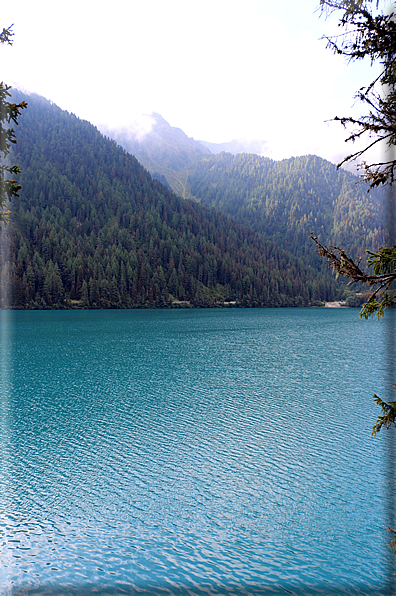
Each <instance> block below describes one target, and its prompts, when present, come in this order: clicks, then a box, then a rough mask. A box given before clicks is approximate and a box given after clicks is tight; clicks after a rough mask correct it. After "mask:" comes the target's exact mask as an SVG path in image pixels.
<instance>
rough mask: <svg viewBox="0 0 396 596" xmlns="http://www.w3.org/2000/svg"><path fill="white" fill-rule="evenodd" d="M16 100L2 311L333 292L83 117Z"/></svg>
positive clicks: (252, 300) (316, 296) (286, 299)
mask: <svg viewBox="0 0 396 596" xmlns="http://www.w3.org/2000/svg"><path fill="white" fill-rule="evenodd" d="M13 97H14V100H15V101H19V99H20V98H22V96H21V95H20V94H18V93H16V92H14V94H13ZM25 99H26V100H27V101H28V104H29V106H28V109H27V110H26V112H24V113H23V115H22V116H21V118H20V125H19V127H18V129H17V139H18V144H17V145H16V147H15V151H14V154H13V155H12V160H13V161H15V163H18V165H19V166H20V167H21V169H22V174H21V175H20V182H21V184H22V191H21V192H20V198H19V199H18V200H16V201H15V202H14V203H13V204H12V205H11V210H12V212H11V217H12V223H11V224H10V225H9V226H8V227H7V229H6V231H4V230H3V231H2V236H3V238H2V243H1V244H2V254H1V255H0V256H1V263H2V284H3V286H4V287H5V286H6V284H7V282H8V284H9V286H10V292H9V293H8V298H7V293H4V292H3V303H2V305H1V306H2V307H7V306H13V307H19V308H43V307H52V308H54V307H65V306H73V305H75V306H80V307H81V306H87V307H96V308H120V307H167V306H171V305H172V304H175V300H182V301H183V300H186V301H189V302H190V303H191V305H193V306H210V305H212V304H215V303H216V302H223V301H234V300H235V301H237V302H238V303H239V304H242V305H246V306H259V305H261V306H286V305H290V306H292V305H307V304H310V303H312V302H314V301H316V300H326V299H327V300H329V299H336V298H338V297H340V285H338V284H337V283H336V282H335V280H334V279H330V278H329V277H328V276H327V275H323V276H321V275H318V274H317V273H316V272H315V271H314V270H313V269H310V268H309V267H308V266H307V265H306V264H305V263H304V262H303V261H302V260H299V259H297V258H295V257H293V256H291V255H290V254H289V253H287V252H286V251H285V250H281V249H279V247H277V246H276V244H275V243H274V242H269V241H266V240H265V239H264V238H263V237H262V236H260V235H259V234H257V233H255V232H254V231H253V230H252V229H251V228H250V229H248V228H243V227H241V226H239V225H238V224H236V223H235V222H234V221H233V220H232V219H230V218H229V217H228V216H226V215H224V214H221V213H219V212H217V211H215V210H213V209H211V210H209V209H207V208H206V207H204V206H202V205H199V204H197V203H195V202H193V201H186V200H183V199H181V198H180V197H178V196H176V195H175V194H173V193H172V192H171V191H170V190H169V189H168V188H166V187H165V186H163V185H162V184H161V183H160V182H158V181H156V180H153V179H152V177H151V175H150V174H149V173H148V172H147V171H146V170H145V169H144V168H143V167H142V166H141V165H140V164H139V163H138V162H137V160H136V159H135V158H134V157H133V156H132V155H129V154H128V153H126V152H125V151H124V150H123V149H122V148H121V147H119V146H117V145H116V143H115V142H114V141H111V140H110V139H108V138H105V137H103V136H102V135H101V134H100V133H99V131H98V130H97V129H96V128H95V127H93V126H92V125H91V124H89V123H88V122H85V121H81V120H79V119H78V118H76V117H75V116H73V115H71V114H69V113H67V112H64V111H62V110H61V109H60V108H58V107H57V106H56V105H54V104H51V102H49V101H47V100H45V99H43V98H41V97H38V96H29V97H26V96H25ZM5 236H7V238H5ZM5 240H7V241H5ZM7 301H8V302H7Z"/></svg>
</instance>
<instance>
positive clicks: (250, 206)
mask: <svg viewBox="0 0 396 596" xmlns="http://www.w3.org/2000/svg"><path fill="white" fill-rule="evenodd" d="M128 134H129V136H128ZM113 138H115V139H116V140H117V142H119V143H120V144H121V145H122V146H123V147H124V148H125V149H126V150H127V151H130V152H132V153H133V154H134V155H136V157H137V158H138V159H139V160H141V161H142V163H143V164H144V165H145V166H146V167H147V168H148V169H149V170H150V171H151V172H152V173H153V175H154V176H155V177H158V178H159V179H161V180H162V181H163V182H165V181H166V182H167V183H168V184H169V185H170V186H171V187H172V188H173V190H175V192H178V193H179V194H180V195H181V196H183V197H184V198H191V199H193V200H195V201H197V202H199V203H201V204H202V205H206V206H208V207H214V208H215V209H216V210H218V211H222V212H223V213H226V214H228V215H230V216H232V217H233V218H234V219H236V221H237V222H238V223H239V224H243V225H249V226H252V227H253V229H254V230H255V231H256V232H258V233H259V234H264V235H265V237H266V238H267V239H270V240H272V241H274V242H275V243H276V244H278V245H279V246H280V247H283V248H286V247H287V250H288V251H290V252H292V253H293V254H294V255H295V256H298V257H303V258H304V259H306V260H307V262H309V263H310V264H311V265H312V266H315V267H316V268H317V269H318V270H319V269H323V267H324V263H323V261H322V260H321V259H319V257H318V256H317V254H316V250H315V246H314V244H313V242H312V240H311V239H310V235H309V232H313V233H314V234H315V235H317V236H319V239H320V241H321V242H322V243H324V244H328V245H338V246H342V247H343V248H345V249H347V250H348V251H349V252H350V253H351V254H352V255H353V256H354V257H357V258H359V257H362V258H363V259H365V257H366V255H365V249H370V250H375V249H377V248H378V247H379V246H381V245H382V244H383V243H384V226H383V205H384V204H385V201H384V197H383V191H381V190H378V189H377V190H375V191H374V192H370V193H369V194H367V187H365V186H364V185H363V184H357V182H358V178H357V177H356V176H354V175H353V174H352V173H350V172H347V171H345V170H343V169H341V170H337V168H336V166H335V165H334V164H332V163H330V162H328V161H326V160H324V159H322V158H320V157H318V156H314V155H307V156H301V157H294V158H290V159H284V160H280V161H274V160H272V159H270V158H268V157H263V156H260V155H258V154H259V153H262V152H264V151H265V142H263V141H251V142H248V141H245V140H239V141H238V140H235V141H232V142H231V143H222V144H212V143H207V142H205V141H195V140H194V139H191V138H189V137H187V135H185V134H184V133H183V131H181V130H180V129H178V128H174V127H171V126H170V125H169V124H168V123H167V122H166V121H165V120H164V119H163V118H162V117H161V116H160V115H159V114H153V119H152V130H151V131H150V132H149V133H148V134H147V135H141V136H140V137H139V138H140V140H139V141H137V140H136V133H133V132H132V131H130V132H129V133H128V131H127V130H126V129H125V130H124V131H123V133H122V134H121V132H114V134H113ZM222 149H226V151H221V152H219V151H220V150H222ZM241 150H245V151H244V152H243V153H240V151H241ZM205 151H206V153H205ZM209 151H210V152H209Z"/></svg>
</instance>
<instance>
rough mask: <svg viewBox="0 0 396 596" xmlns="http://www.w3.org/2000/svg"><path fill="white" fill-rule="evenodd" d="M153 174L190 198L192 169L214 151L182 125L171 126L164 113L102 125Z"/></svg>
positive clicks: (104, 130) (103, 129)
mask: <svg viewBox="0 0 396 596" xmlns="http://www.w3.org/2000/svg"><path fill="white" fill-rule="evenodd" d="M101 131H102V132H103V133H104V134H106V135H107V136H109V137H111V138H112V139H114V140H115V141H117V143H118V144H119V145H121V147H123V148H124V149H125V150H126V151H128V153H132V155H134V156H135V157H136V159H138V161H139V162H140V163H141V164H142V165H143V166H144V167H145V168H147V169H148V170H149V171H150V172H151V173H153V174H156V177H159V176H160V175H161V176H163V177H165V179H166V181H167V183H168V184H169V186H170V187H171V188H172V189H173V190H174V192H176V193H177V194H179V195H180V196H182V197H184V198H186V187H185V183H186V176H187V171H188V168H189V167H190V166H191V165H192V164H194V163H195V162H196V160H197V159H198V158H200V157H202V155H208V154H210V150H209V149H208V148H207V147H205V146H203V145H202V144H201V143H200V142H198V141H195V140H194V139H192V138H191V137H188V136H187V135H186V134H185V133H184V132H183V131H182V130H181V129H180V128H176V127H174V126H171V125H170V124H169V123H168V122H167V121H166V120H165V119H164V118H163V117H162V116H161V115H160V114H157V113H156V112H153V113H152V114H151V115H150V116H146V117H145V121H144V125H143V126H139V123H136V124H135V125H130V126H128V127H121V128H117V129H115V128H113V129H111V128H108V127H101Z"/></svg>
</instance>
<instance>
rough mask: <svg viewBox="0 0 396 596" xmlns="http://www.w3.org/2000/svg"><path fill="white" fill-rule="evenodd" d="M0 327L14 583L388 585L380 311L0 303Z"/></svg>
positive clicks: (4, 565) (129, 587)
mask: <svg viewBox="0 0 396 596" xmlns="http://www.w3.org/2000/svg"><path fill="white" fill-rule="evenodd" d="M0 325H1V328H0V330H1V359H2V393H1V415H2V417H1V425H2V427H1V439H0V441H1V456H2V457H1V468H0V484H1V487H0V488H1V492H0V499H1V532H2V538H1V544H2V548H1V555H0V557H1V558H0V569H1V571H0V583H1V585H2V593H3V594H27V593H29V594H33V593H34V594H38V593H43V594H44V593H45V594H50V593H51V594H52V593H53V592H54V593H59V594H68V593H70V594H80V593H84V594H91V593H92V594H93V593H95V594H97V593H106V594H116V593H117V594H118V593H126V594H128V593H136V594H137V593H141V591H143V593H150V594H151V593H163V594H168V595H169V594H172V593H175V594H176V593H184V592H186V593H187V591H189V593H190V594H196V593H205V594H216V593H223V592H227V593H233V594H239V593H244V594H253V593H260V591H263V590H269V591H268V592H267V591H266V592H265V593H270V594H275V593H285V594H286V593H288V594H290V593H293V594H294V593H296V594H297V593H298V594H300V593H302V594H308V593H311V592H312V590H314V591H315V590H319V591H320V593H324V592H323V590H326V589H329V588H331V587H333V588H334V589H335V590H336V591H337V590H341V589H344V590H345V593H348V594H352V593H353V594H354V593H357V591H359V590H360V592H359V593H373V591H374V590H375V589H378V590H379V591H378V593H379V592H380V591H381V586H386V585H388V578H389V552H390V551H389V547H388V543H389V533H387V532H386V530H385V528H384V526H385V525H386V524H387V510H386V505H385V502H386V482H387V478H388V463H389V462H388V459H387V457H386V443H387V433H386V431H381V433H380V434H379V435H378V436H377V437H376V438H375V439H373V438H371V437H370V433H371V427H372V425H373V423H374V422H375V419H376V417H377V415H378V414H379V408H378V407H377V406H376V405H375V404H374V403H373V400H372V394H373V393H374V392H375V393H378V394H380V395H384V387H385V379H386V375H385V372H386V362H385V361H384V358H383V355H384V352H386V347H387V345H386V333H385V331H386V326H387V321H386V320H381V321H379V322H378V321H376V320H370V321H362V320H360V319H359V314H358V310H356V309H315V308H305V309H304V308H301V309H300V308H295V309H286V308H285V309H203V310H142V311H139V310H130V311H127V310H126V311H125V310H124V311H122V310H121V311H114V310H111V311H39V312H38V311H35V312H31V311H29V312H24V311H2V312H1V313H0ZM389 432H392V431H389ZM356 590H357V591H356ZM139 591H140V592H139ZM337 593H340V592H338V591H337ZM343 593H344V592H343ZM381 593H385V592H382V591H381Z"/></svg>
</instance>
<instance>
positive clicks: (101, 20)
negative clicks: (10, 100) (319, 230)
mask: <svg viewBox="0 0 396 596" xmlns="http://www.w3.org/2000/svg"><path fill="white" fill-rule="evenodd" d="M318 4H319V0H283V2H282V0H272V1H269V0H199V1H198V0H123V1H121V0H111V1H109V0H106V1H105V2H103V1H102V0H95V1H92V0H79V1H75V0H68V2H64V1H59V2H54V1H53V0H50V1H47V0H34V2H32V0H20V1H19V2H14V3H10V2H8V3H5V5H4V6H2V8H1V13H0V14H1V22H0V28H2V27H8V26H9V25H11V24H12V23H13V24H14V26H13V31H14V34H15V36H14V43H13V46H12V47H8V46H4V45H3V46H0V80H3V81H4V82H6V83H7V84H11V85H13V86H15V87H17V88H19V89H22V90H24V91H28V92H35V93H38V94H40V95H42V96H44V97H46V98H47V99H50V100H52V101H53V102H54V103H56V104H57V105H58V106H59V107H61V108H62V109H65V110H67V111H69V112H72V113H74V114H76V116H78V117H79V118H82V119H85V120H88V121H90V122H92V123H93V124H94V125H96V126H98V127H103V126H109V127H115V126H131V125H133V124H132V123H134V122H136V121H141V115H142V114H150V113H151V112H157V113H159V114H161V115H162V116H163V117H164V118H165V120H167V121H168V122H169V124H171V125H172V126H175V127H178V128H181V129H182V130H183V131H184V132H185V133H186V134H187V135H188V136H190V137H193V138H194V139H196V140H205V141H209V142H212V143H222V142H227V141H231V140H232V139H235V138H246V139H250V140H253V139H259V140H263V141H266V143H267V145H266V147H267V155H268V156H269V157H272V158H273V159H283V158H287V157H291V156H293V155H305V154H316V155H319V156H321V157H323V158H325V159H328V160H330V161H333V162H337V161H339V160H340V159H342V158H343V157H344V156H345V155H346V154H347V153H350V152H351V151H352V150H353V148H354V147H353V146H350V145H346V144H345V142H344V139H345V138H346V133H345V131H344V130H343V128H342V126H341V125H340V124H339V123H336V122H331V120H332V119H333V118H334V117H335V116H350V115H352V114H353V115H355V116H358V115H359V114H360V112H361V108H360V106H359V105H357V104H356V101H355V99H354V94H355V93H356V91H357V90H358V89H359V88H360V87H362V86H364V85H366V84H368V83H369V82H371V80H372V79H373V78H374V77H375V73H376V72H378V70H376V67H371V66H370V64H369V63H366V62H364V63H356V64H347V62H346V61H345V58H343V57H342V56H336V55H334V54H333V53H332V52H331V51H330V50H329V49H326V41H325V40H323V39H320V38H321V37H322V36H323V35H331V34H333V33H337V23H338V19H337V17H336V16H333V17H331V18H328V19H326V18H325V17H324V16H320V11H319V10H317V7H318ZM143 122H147V119H146V120H143Z"/></svg>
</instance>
